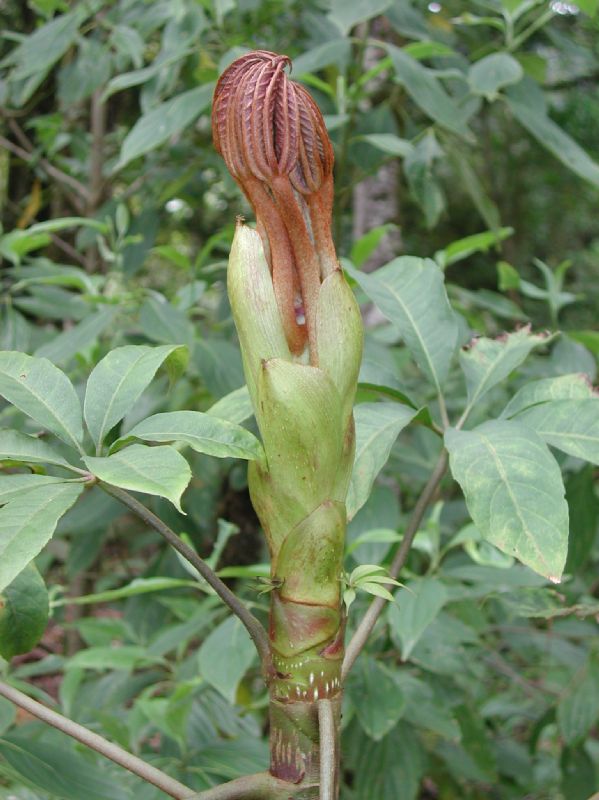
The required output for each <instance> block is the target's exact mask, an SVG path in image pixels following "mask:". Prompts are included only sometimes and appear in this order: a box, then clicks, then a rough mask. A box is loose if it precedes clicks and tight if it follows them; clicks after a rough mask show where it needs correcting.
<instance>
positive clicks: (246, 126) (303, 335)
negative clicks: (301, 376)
mask: <svg viewBox="0 0 599 800" xmlns="http://www.w3.org/2000/svg"><path fill="white" fill-rule="evenodd" d="M290 63H291V62H290V59H289V57H288V56H284V55H277V54H276V53H270V52H267V51H265V50H258V51H255V52H252V53H248V54H247V55H244V56H241V58H238V59H237V60H236V61H234V62H233V63H232V64H231V66H230V67H228V69H226V70H225V72H224V73H223V74H222V76H221V78H220V80H219V81H218V83H217V86H216V90H215V93H214V105H213V112H212V130H213V136H214V144H215V147H216V149H217V150H218V152H219V153H220V154H221V155H222V157H223V158H224V160H225V163H226V165H227V168H228V169H229V171H230V173H231V175H232V176H233V177H234V178H235V180H236V181H237V183H238V184H239V185H240V187H241V188H242V190H243V191H244V193H245V195H246V197H247V198H248V200H249V201H250V203H251V205H252V207H253V209H254V212H255V214H256V218H257V222H258V230H259V231H260V234H261V236H262V238H263V240H264V246H265V247H264V249H265V252H266V253H267V254H268V257H269V259H270V268H271V271H272V277H273V285H274V290H275V296H276V299H277V304H278V306H279V311H280V314H281V319H282V323H283V328H284V330H285V336H286V338H287V341H288V343H289V347H290V349H291V351H292V352H293V353H295V354H296V355H297V354H299V353H301V352H302V350H303V349H304V346H305V343H306V339H307V340H308V343H309V346H310V362H311V363H312V364H317V363H318V353H317V348H316V338H315V336H316V334H315V313H316V302H317V298H318V291H319V288H320V284H321V281H322V280H323V279H324V278H325V277H326V276H327V275H329V274H330V273H331V272H333V271H334V270H335V269H336V268H337V259H336V255H335V248H334V245H333V241H332V237H331V211H332V200H333V180H332V172H333V162H334V156H333V148H332V146H331V142H330V140H329V137H328V134H327V130H326V126H325V124H324V120H323V118H322V114H321V113H320V110H319V108H318V106H317V105H316V103H315V102H314V101H313V100H312V98H311V97H310V95H309V93H308V92H307V91H306V90H305V89H304V88H303V87H302V86H300V85H299V84H297V83H295V82H294V81H291V80H290V79H289V78H288V76H287V74H286V72H285V68H286V67H288V66H289V65H290Z"/></svg>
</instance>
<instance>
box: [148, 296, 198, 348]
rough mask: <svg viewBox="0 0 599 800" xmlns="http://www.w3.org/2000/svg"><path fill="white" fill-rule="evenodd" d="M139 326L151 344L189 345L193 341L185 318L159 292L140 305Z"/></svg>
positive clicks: (190, 326)
mask: <svg viewBox="0 0 599 800" xmlns="http://www.w3.org/2000/svg"><path fill="white" fill-rule="evenodd" d="M139 324H140V326H141V329H142V331H143V332H144V334H145V335H146V336H147V337H148V339H150V340H151V341H153V342H164V343H165V344H186V345H190V344H191V342H192V341H193V334H194V331H193V325H192V324H191V322H190V321H189V320H188V319H187V316H186V315H185V314H184V313H183V312H182V311H180V310H179V309H178V308H175V306H173V305H172V304H171V303H169V302H168V300H167V299H166V297H164V295H161V294H160V293H159V292H153V293H152V295H151V296H150V297H148V298H147V300H146V301H145V302H144V304H143V305H142V307H141V309H140V311H139Z"/></svg>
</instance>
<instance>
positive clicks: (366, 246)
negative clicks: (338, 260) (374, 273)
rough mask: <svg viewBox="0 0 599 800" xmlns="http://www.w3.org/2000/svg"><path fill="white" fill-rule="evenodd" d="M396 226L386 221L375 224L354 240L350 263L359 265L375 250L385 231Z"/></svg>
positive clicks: (387, 231)
mask: <svg viewBox="0 0 599 800" xmlns="http://www.w3.org/2000/svg"><path fill="white" fill-rule="evenodd" d="M396 227H397V226H396V225H394V224H393V223H391V222H388V223H386V224H385V225H377V226H376V227H375V228H371V229H370V230H369V231H368V232H367V233H365V234H364V235H363V236H361V237H360V238H359V239H358V240H357V241H356V242H354V244H353V246H352V249H351V253H350V261H351V262H352V264H354V265H355V266H356V267H361V266H362V265H363V264H364V262H365V261H367V260H368V259H369V258H370V256H371V255H372V254H373V253H374V252H375V250H376V249H377V247H378V246H379V244H380V243H381V240H382V239H383V238H384V237H385V236H386V235H387V233H389V232H390V231H392V230H395V229H396Z"/></svg>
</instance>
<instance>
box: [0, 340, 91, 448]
mask: <svg viewBox="0 0 599 800" xmlns="http://www.w3.org/2000/svg"><path fill="white" fill-rule="evenodd" d="M0 395H1V396H2V397H4V398H5V399H6V400H8V402H9V403H12V404H13V405H14V406H16V407H17V408H18V409H20V410H21V411H22V412H23V413H24V414H27V416H29V417H31V418H32V419H34V420H35V421H36V422H39V424H40V425H43V426H44V428H47V429H48V430H49V431H52V433H55V434H56V435H57V436H59V437H60V438H61V439H62V440H63V441H64V442H66V443H67V444H68V445H70V446H71V447H75V448H76V449H79V450H80V449H81V444H80V443H81V439H82V437H83V420H82V416H81V404H80V402H79V398H78V397H77V394H76V392H75V389H74V387H73V384H72V383H71V382H70V380H69V379H68V378H67V376H66V375H65V374H64V372H62V371H61V370H59V369H58V367H55V366H54V364H52V363H51V362H50V361H48V360H47V359H46V358H35V357H33V356H28V355H25V353H19V352H16V351H14V352H13V351H4V352H0Z"/></svg>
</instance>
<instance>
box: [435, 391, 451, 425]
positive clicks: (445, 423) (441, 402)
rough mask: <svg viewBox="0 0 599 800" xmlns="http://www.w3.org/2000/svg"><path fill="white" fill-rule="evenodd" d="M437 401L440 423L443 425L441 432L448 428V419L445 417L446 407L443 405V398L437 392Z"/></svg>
mask: <svg viewBox="0 0 599 800" xmlns="http://www.w3.org/2000/svg"><path fill="white" fill-rule="evenodd" d="M437 401H438V403H439V413H440V414H441V422H442V423H443V430H446V429H447V428H449V417H448V415H447V406H446V405H445V398H444V397H443V395H442V393H441V392H439V395H438V398H437Z"/></svg>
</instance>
